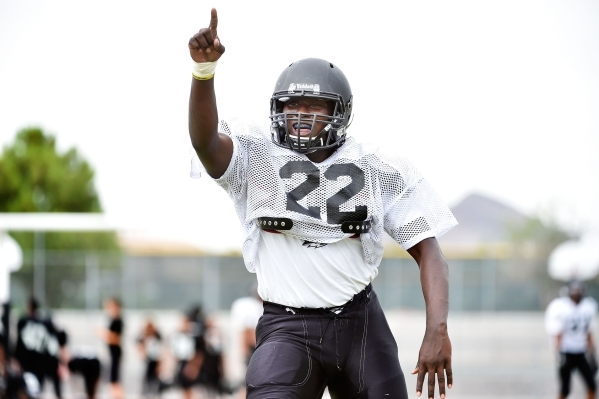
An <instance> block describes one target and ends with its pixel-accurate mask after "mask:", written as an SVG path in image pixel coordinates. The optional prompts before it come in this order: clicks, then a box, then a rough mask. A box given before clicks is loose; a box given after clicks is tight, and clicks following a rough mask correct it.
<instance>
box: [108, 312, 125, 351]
mask: <svg viewBox="0 0 599 399" xmlns="http://www.w3.org/2000/svg"><path fill="white" fill-rule="evenodd" d="M108 330H109V331H112V332H113V333H115V334H118V335H122V334H123V319H122V318H121V317H120V316H119V317H116V318H114V319H112V320H110V325H109V326H108ZM109 346H116V347H120V345H113V344H109Z"/></svg>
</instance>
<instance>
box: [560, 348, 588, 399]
mask: <svg viewBox="0 0 599 399" xmlns="http://www.w3.org/2000/svg"><path fill="white" fill-rule="evenodd" d="M576 369H578V370H580V374H582V378H583V379H584V382H585V384H586V386H587V390H588V391H591V392H595V391H596V390H597V385H596V384H595V376H594V375H593V372H592V371H591V367H590V366H589V362H587V359H586V356H585V354H584V353H560V367H559V376H560V381H561V388H560V393H561V394H562V396H564V397H566V396H568V395H569V394H570V379H571V377H572V371H574V370H576Z"/></svg>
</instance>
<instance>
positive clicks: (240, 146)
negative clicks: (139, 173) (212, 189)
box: [192, 120, 457, 272]
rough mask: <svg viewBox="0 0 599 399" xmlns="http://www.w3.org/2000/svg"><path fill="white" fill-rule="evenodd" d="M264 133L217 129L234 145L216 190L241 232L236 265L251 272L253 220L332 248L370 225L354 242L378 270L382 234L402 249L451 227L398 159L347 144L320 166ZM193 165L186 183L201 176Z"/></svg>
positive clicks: (247, 127) (242, 127)
mask: <svg viewBox="0 0 599 399" xmlns="http://www.w3.org/2000/svg"><path fill="white" fill-rule="evenodd" d="M268 129H269V128H268V126H259V125H253V124H248V123H244V122H243V121H237V120H231V121H229V122H226V121H221V123H220V127H219V131H221V132H223V133H226V134H228V135H230V136H231V138H232V139H233V144H234V146H233V155H232V159H231V162H230V164H229V166H228V168H227V170H226V171H225V173H224V174H223V176H221V177H220V178H218V179H216V182H217V183H218V184H219V185H220V186H222V187H223V188H224V189H225V190H226V191H227V193H228V194H229V196H230V197H231V198H232V200H233V202H234V204H235V209H236V211H237V215H238V217H239V219H240V221H241V223H242V224H243V227H244V230H245V241H244V243H243V249H242V251H243V257H244V261H245V264H246V267H247V268H248V270H249V271H250V272H255V271H256V262H257V261H258V257H257V251H258V244H259V239H260V227H259V224H258V218H261V217H274V218H288V219H291V220H292V221H293V227H292V228H291V229H290V230H285V231H281V233H283V234H287V235H289V236H291V237H295V238H297V239H299V240H305V241H310V242H316V243H334V242H337V241H340V240H342V239H344V238H348V237H351V236H352V234H351V233H344V232H343V231H342V230H341V224H342V223H343V222H347V221H362V220H369V221H370V223H371V228H370V230H369V232H368V233H364V234H361V235H360V240H361V243H362V251H363V255H364V261H365V262H366V263H367V264H368V265H371V266H378V264H379V263H380V261H381V259H382V256H383V234H384V232H385V231H386V232H387V233H388V234H389V235H390V236H391V237H393V239H395V241H397V242H398V243H399V244H400V245H401V246H402V247H403V248H404V249H408V248H410V247H412V246H413V245H415V244H417V243H418V242H420V241H422V240H423V239H425V238H429V237H438V236H440V235H442V234H443V233H445V232H446V231H448V230H449V229H451V228H452V227H453V226H455V225H456V224H457V222H456V220H455V218H454V217H453V214H452V213H451V211H450V210H449V208H448V207H447V205H446V204H445V203H444V201H443V200H442V199H441V198H440V196H439V195H438V194H437V193H436V192H435V191H434V190H433V188H432V187H431V186H430V185H429V183H428V182H427V181H426V180H425V179H424V178H423V177H422V176H421V175H420V173H419V172H418V171H417V170H416V168H415V167H414V166H413V165H412V164H411V163H410V162H409V161H408V160H406V159H405V158H402V157H399V156H394V155H386V154H385V153H384V152H381V151H379V149H378V148H376V147H374V146H371V145H367V144H361V143H358V142H357V141H356V140H355V139H353V138H352V137H351V136H349V137H348V138H347V140H346V142H345V144H343V145H342V146H341V147H340V148H339V149H337V151H335V153H333V154H332V155H331V156H330V157H329V158H327V159H326V160H325V161H323V162H321V163H313V162H311V161H310V160H309V159H308V158H307V157H306V156H305V155H303V154H299V153H296V152H293V151H291V150H289V149H286V148H281V147H278V146H276V145H275V144H273V143H272V141H271V137H270V132H269V130H268ZM200 168H201V167H200V164H199V160H198V159H197V158H194V160H193V162H192V176H194V175H197V174H198V173H199V171H200Z"/></svg>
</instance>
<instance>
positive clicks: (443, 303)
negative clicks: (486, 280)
mask: <svg viewBox="0 0 599 399" xmlns="http://www.w3.org/2000/svg"><path fill="white" fill-rule="evenodd" d="M408 253H409V254H410V255H411V256H412V257H413V258H414V260H416V263H418V267H419V268H420V283H421V285H422V292H423V294H424V301H425V303H426V331H425V333H424V339H423V341H422V346H421V347H420V353H419V355H418V363H417V365H416V369H415V370H414V371H413V372H412V374H416V373H417V374H418V378H417V383H416V392H417V395H418V396H420V395H421V394H422V386H423V384H424V375H425V374H428V381H427V383H428V384H427V385H428V397H429V398H432V397H434V389H435V375H436V376H437V380H438V381H439V394H440V396H441V398H444V397H445V384H446V380H445V375H447V386H448V387H449V388H451V385H452V384H453V375H452V369H451V341H450V340H449V335H448V333H447V314H448V311H449V272H448V268H447V262H446V261H445V257H444V256H443V254H442V253H441V248H440V247H439V243H438V242H437V239H436V238H434V237H432V238H427V239H425V240H422V241H420V242H419V243H418V244H416V245H414V246H413V247H411V248H410V249H408Z"/></svg>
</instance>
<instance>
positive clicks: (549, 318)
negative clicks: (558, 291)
mask: <svg viewBox="0 0 599 399" xmlns="http://www.w3.org/2000/svg"><path fill="white" fill-rule="evenodd" d="M596 315H597V301H596V300H595V299H593V298H591V297H585V298H583V299H582V300H581V301H580V303H578V304H576V302H574V301H573V300H572V299H570V297H568V296H566V297H561V298H556V299H554V300H553V301H551V302H550V303H549V305H548V306H547V310H546V311H545V329H546V331H547V333H549V334H550V335H561V337H562V339H561V342H560V344H561V346H560V348H559V350H560V351H561V352H564V353H584V352H585V351H586V349H587V344H588V341H587V335H588V334H589V332H591V330H592V327H593V326H594V324H595V322H596V320H595V319H596Z"/></svg>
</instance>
